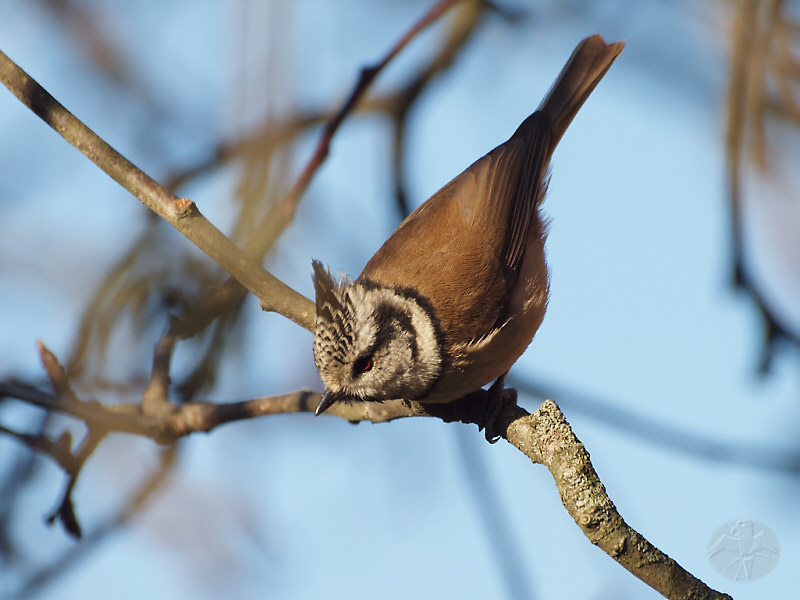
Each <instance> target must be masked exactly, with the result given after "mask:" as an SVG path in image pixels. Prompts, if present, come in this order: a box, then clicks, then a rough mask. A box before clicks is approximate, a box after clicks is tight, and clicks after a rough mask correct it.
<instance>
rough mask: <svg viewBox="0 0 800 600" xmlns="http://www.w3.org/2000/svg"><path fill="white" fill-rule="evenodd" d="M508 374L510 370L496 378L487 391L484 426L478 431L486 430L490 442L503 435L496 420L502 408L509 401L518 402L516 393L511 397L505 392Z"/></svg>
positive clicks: (487, 439)
mask: <svg viewBox="0 0 800 600" xmlns="http://www.w3.org/2000/svg"><path fill="white" fill-rule="evenodd" d="M506 375H508V371H506V372H505V373H503V374H502V375H500V377H498V378H497V379H495V381H494V383H493V384H492V386H491V387H490V388H489V391H488V392H487V393H488V395H489V398H488V400H487V402H486V413H485V415H484V417H483V426H479V427H478V431H480V430H481V429H483V430H484V431H485V433H486V441H487V442H489V443H490V444H494V443H495V442H496V441H497V440H499V439H500V438H501V437H502V432H499V431H497V422H496V421H497V417H498V416H499V415H500V411H501V409H502V408H503V406H504V405H505V404H506V403H508V402H514V404H516V403H517V402H516V394H514V395H513V396H511V397H506V394H505V393H504V392H505V383H506Z"/></svg>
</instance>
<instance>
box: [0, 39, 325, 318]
mask: <svg viewBox="0 0 800 600" xmlns="http://www.w3.org/2000/svg"><path fill="white" fill-rule="evenodd" d="M0 81H2V82H3V84H4V85H5V86H6V87H7V88H8V89H9V90H10V91H11V93H13V94H14V95H15V96H16V97H17V98H19V100H20V101H21V102H22V103H23V104H24V105H25V106H27V107H28V108H30V109H31V110H32V111H33V112H34V113H35V114H36V115H37V116H39V117H40V118H41V119H42V120H43V121H44V122H45V123H47V124H48V125H50V126H51V127H52V128H53V129H55V130H56V131H57V132H58V133H59V134H60V135H61V136H62V137H63V138H64V139H65V140H67V141H68V142H69V143H70V144H72V145H73V146H75V147H76V148H77V149H78V150H80V151H81V152H82V153H83V154H84V155H85V156H86V157H87V158H88V159H89V160H91V161H92V162H93V163H95V164H96V165H97V166H98V167H100V168H101V169H102V170H103V171H105V172H106V173H107V174H108V175H109V176H110V177H111V178H112V179H114V181H116V182H117V183H119V184H120V185H121V186H122V187H124V188H125V189H126V190H128V191H129V192H130V193H131V194H133V195H134V196H135V197H136V198H138V199H139V200H140V201H141V202H142V203H143V204H144V205H145V206H147V208H149V209H150V210H152V211H153V212H154V213H156V214H157V215H158V216H160V217H162V218H163V219H164V220H166V221H167V222H168V223H169V224H170V225H172V226H173V227H175V229H177V230H178V231H180V232H181V233H182V234H183V235H185V236H186V237H187V238H188V239H189V241H191V242H192V243H193V244H194V245H195V246H197V247H198V248H200V250H202V251H203V252H205V253H206V254H207V255H208V256H209V257H210V258H211V259H212V260H214V261H215V262H216V263H217V264H219V265H220V266H221V267H222V268H223V269H225V270H226V271H227V272H228V273H230V274H231V275H232V276H233V277H235V278H236V279H237V280H238V281H239V282H240V283H241V284H242V285H244V286H245V287H246V288H247V289H249V290H250V291H251V292H253V293H254V294H255V295H256V296H258V298H259V299H260V300H261V306H262V308H264V310H269V311H274V312H278V313H280V314H282V315H284V316H285V317H287V318H289V319H291V320H292V321H294V322H295V323H297V324H298V325H300V326H301V327H305V328H306V329H309V330H310V329H312V328H313V325H314V304H313V303H312V302H311V301H310V300H308V299H307V298H305V297H304V296H302V295H301V294H299V293H297V292H296V291H295V290H293V289H292V288H290V287H289V286H287V285H286V284H285V283H283V282H282V281H280V280H279V279H278V278H276V277H275V276H274V275H272V274H270V273H268V272H267V271H265V270H264V269H263V268H262V267H261V266H260V265H259V264H257V263H256V262H254V261H253V260H252V259H250V258H249V257H248V256H247V255H246V254H245V253H244V252H243V251H242V250H240V249H239V248H238V247H237V246H236V245H235V244H234V243H233V242H232V241H231V240H230V239H228V238H227V237H226V236H225V235H224V234H223V233H222V232H221V231H220V230H219V229H217V228H216V227H214V225H212V224H211V222H210V221H208V220H207V219H206V218H205V217H204V216H203V215H202V214H201V213H200V210H199V209H198V208H197V206H196V205H195V204H194V202H192V201H190V200H187V199H186V198H179V197H177V196H175V195H174V194H172V193H171V192H169V191H168V190H166V189H165V188H164V187H162V186H161V185H159V184H158V183H157V182H156V181H154V180H153V179H152V178H150V177H149V176H148V175H147V174H145V173H144V172H142V171H141V170H140V169H138V168H137V167H136V166H135V165H133V164H132V163H131V162H130V161H129V160H128V159H126V158H125V157H124V156H122V155H121V154H120V153H119V152H117V151H116V150H114V148H112V147H111V146H110V145H108V144H107V143H106V142H105V141H104V140H103V139H102V138H100V137H99V136H98V135H97V134H95V133H94V132H93V131H92V130H91V129H89V128H88V127H87V126H86V125H84V124H83V123H82V122H81V121H80V120H79V119H78V118H76V117H75V115H73V114H72V113H70V112H69V111H68V110H67V109H66V108H64V106H62V105H61V104H60V103H59V102H58V101H57V100H56V99H55V98H53V96H51V95H50V94H49V93H48V92H47V91H46V90H45V89H44V88H43V87H42V86H40V85H39V84H38V83H37V82H36V81H34V80H33V79H32V78H31V77H30V76H29V75H28V74H27V73H26V72H25V71H23V70H22V69H21V68H20V67H19V66H17V64H16V63H14V62H13V61H12V60H11V59H10V58H8V56H6V55H5V54H3V53H2V52H0Z"/></svg>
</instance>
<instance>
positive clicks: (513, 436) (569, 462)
mask: <svg viewBox="0 0 800 600" xmlns="http://www.w3.org/2000/svg"><path fill="white" fill-rule="evenodd" d="M0 396H11V397H17V398H21V399H24V400H27V401H28V402H30V403H32V404H36V405H38V406H41V407H43V408H46V409H48V410H53V411H57V412H62V413H64V414H67V415H70V416H73V417H77V418H79V419H81V420H83V421H85V422H86V423H87V425H88V426H89V428H90V430H91V429H92V427H93V426H95V427H101V428H103V429H104V430H107V431H109V432H111V431H120V432H126V433H134V434H138V435H144V436H147V437H150V438H152V439H154V440H156V441H157V442H159V443H162V444H171V443H174V442H175V441H177V440H178V439H179V438H181V437H183V436H186V435H189V434H191V433H195V432H207V431H211V430H212V429H214V428H216V427H218V426H220V425H222V424H224V423H230V422H232V421H238V420H243V419H250V418H254V417H257V416H265V415H274V414H285V413H298V412H306V413H313V411H314V409H315V407H316V405H317V403H318V402H319V394H314V393H311V392H307V391H299V392H294V393H292V394H285V395H281V396H272V397H267V398H255V399H252V400H247V401H244V402H234V403H230V404H213V403H208V402H189V403H186V404H183V405H175V404H172V403H168V404H166V406H165V407H164V409H162V410H159V411H157V413H155V414H146V413H145V412H144V411H143V410H142V407H141V405H130V404H129V405H115V406H108V407H106V406H103V405H101V404H98V403H92V402H85V401H82V400H80V399H77V398H74V397H68V398H62V397H60V396H58V395H55V394H46V393H42V392H39V391H36V392H35V393H33V392H30V391H28V392H27V393H26V391H25V389H22V388H19V387H14V386H13V384H9V383H0ZM64 400H66V401H64ZM506 400H507V401H506V402H505V403H504V405H503V407H502V408H501V410H500V412H499V414H498V417H497V430H498V432H499V433H501V434H502V437H503V438H505V439H506V440H507V441H508V442H509V443H510V444H512V445H513V446H514V447H515V448H517V449H518V450H519V451H520V452H522V453H523V454H525V455H526V456H527V457H528V458H530V459H531V461H532V462H534V463H539V464H542V465H544V466H545V467H546V468H547V469H548V470H549V471H550V473H551V475H552V476H553V480H554V483H555V485H556V488H557V489H558V491H559V496H560V498H561V502H562V504H563V505H564V507H565V508H566V509H567V512H569V514H570V515H571V516H572V518H573V519H574V520H575V522H576V523H577V524H578V526H579V527H580V528H581V531H583V533H584V535H586V537H587V538H589V540H590V541H591V542H592V543H593V544H595V545H596V546H597V547H599V548H600V549H601V550H603V551H604V552H605V553H606V554H608V555H609V556H610V557H611V558H613V559H614V560H615V561H617V562H618V563H619V564H620V565H622V566H623V567H624V568H625V569H627V570H628V571H630V572H631V573H632V574H633V575H635V576H636V577H638V578H639V579H641V580H642V581H644V582H645V583H647V584H648V585H650V586H651V587H653V588H654V589H655V590H657V591H658V592H659V593H661V594H662V595H663V596H664V597H665V598H670V599H675V600H678V599H680V600H689V599H691V600H700V599H715V600H717V599H724V598H730V596H727V595H725V594H722V593H720V592H716V591H714V590H712V589H710V588H709V587H708V586H706V585H705V584H704V583H703V582H701V581H700V580H698V579H697V578H695V577H694V576H693V575H691V574H690V573H689V572H687V571H686V570H685V569H683V568H682V567H681V566H680V565H678V564H677V563H676V562H675V561H674V560H672V559H671V558H670V557H669V556H667V555H666V554H664V553H663V552H661V551H660V550H659V549H658V548H656V547H655V546H653V545H652V544H650V542H648V541H647V540H646V539H645V538H644V537H643V536H642V535H641V534H639V533H638V532H637V531H636V530H634V529H633V528H631V527H630V526H629V525H628V524H627V523H625V521H624V520H623V519H622V517H621V516H620V515H619V513H618V512H617V509H616V507H615V506H614V504H613V502H612V501H611V499H610V498H609V497H608V494H607V493H606V490H605V487H604V486H603V484H602V482H601V481H600V479H599V477H598V476H597V473H596V472H595V471H594V467H593V466H592V464H591V461H590V459H589V454H588V452H586V449H585V448H584V447H583V445H582V444H581V442H580V441H579V440H578V439H577V437H576V436H575V434H574V433H573V432H572V429H571V427H570V425H569V423H568V422H567V421H566V419H565V418H564V415H563V414H562V413H561V411H560V410H559V408H558V406H556V404H555V402H553V401H552V400H547V401H545V402H544V403H543V404H542V405H541V407H539V409H538V410H536V411H534V412H533V413H532V414H530V413H528V412H527V411H525V410H524V409H522V408H520V407H519V406H517V405H516V391H514V390H511V389H510V390H506ZM491 401H492V399H491V398H490V396H489V394H488V393H487V392H486V391H484V390H478V391H476V392H473V393H472V394H469V395H467V396H465V397H463V398H461V399H459V400H457V401H455V402H451V403H447V404H433V405H425V404H421V403H419V402H409V401H405V400H392V401H389V402H383V403H363V404H349V405H348V404H337V405H334V406H333V407H332V408H331V409H330V410H329V412H327V413H326V415H327V414H330V415H333V416H336V417H339V418H342V419H345V420H347V421H349V422H351V423H359V422H361V421H370V422H372V423H385V422H388V421H393V420H395V419H400V418H407V417H435V418H439V419H441V420H443V421H445V422H455V421H458V422H462V423H474V424H478V425H480V424H482V422H483V420H484V418H485V415H486V414H487V403H488V402H491ZM0 433H1V432H0Z"/></svg>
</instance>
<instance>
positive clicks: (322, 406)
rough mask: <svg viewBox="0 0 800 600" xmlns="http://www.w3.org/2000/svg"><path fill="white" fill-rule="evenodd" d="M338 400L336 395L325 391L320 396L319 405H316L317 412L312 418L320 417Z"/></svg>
mask: <svg viewBox="0 0 800 600" xmlns="http://www.w3.org/2000/svg"><path fill="white" fill-rule="evenodd" d="M338 400H339V397H338V396H337V395H336V394H334V393H333V392H329V391H327V390H325V393H324V394H322V400H320V401H319V405H317V410H315V411H314V416H316V417H318V416H320V415H321V414H322V413H324V412H325V411H326V410H328V409H329V408H330V407H331V406H333V405H334V404H335V403H336V402H337V401H338Z"/></svg>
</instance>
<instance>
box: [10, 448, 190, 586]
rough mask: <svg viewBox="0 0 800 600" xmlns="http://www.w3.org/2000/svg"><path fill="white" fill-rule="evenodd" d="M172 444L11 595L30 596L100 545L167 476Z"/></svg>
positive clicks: (172, 456) (173, 452)
mask: <svg viewBox="0 0 800 600" xmlns="http://www.w3.org/2000/svg"><path fill="white" fill-rule="evenodd" d="M175 458H176V448H175V447H170V448H167V449H166V450H164V452H163V453H162V454H161V460H160V462H159V465H158V467H157V468H156V469H155V470H154V471H153V472H152V474H151V475H150V477H148V478H147V479H145V480H144V481H143V482H142V484H141V485H140V486H139V487H138V489H137V490H135V491H134V493H132V494H131V495H130V496H129V498H128V499H127V501H126V502H125V504H124V505H123V506H122V507H121V508H120V509H119V511H118V512H117V513H116V514H115V515H113V516H111V517H109V518H108V519H106V520H105V521H104V522H102V523H101V524H100V525H98V526H97V527H96V528H94V529H93V530H92V531H90V532H88V533H87V534H86V536H84V538H83V539H82V541H81V543H80V544H79V545H77V546H75V547H72V548H70V549H69V550H67V551H66V552H64V553H63V554H62V555H61V556H59V557H58V558H56V559H55V560H53V561H52V562H51V563H50V564H49V565H47V566H45V567H44V568H42V569H41V570H39V571H37V572H36V573H34V574H33V575H32V576H30V577H29V578H28V579H27V581H26V582H25V583H24V584H23V585H22V587H21V588H20V589H19V590H17V591H16V593H15V595H14V596H13V597H14V598H19V599H20V600H21V599H22V598H26V599H27V598H31V597H32V596H33V595H34V594H35V593H36V592H38V591H40V590H41V589H42V588H43V587H45V586H46V585H47V584H49V583H50V582H52V581H53V580H54V579H56V578H57V577H58V576H59V575H61V574H62V573H64V572H66V571H67V570H68V569H69V568H70V567H72V566H73V565H74V564H75V563H76V562H78V561H80V560H83V559H85V558H86V557H87V556H89V555H90V554H91V553H92V552H94V551H95V550H97V549H98V548H100V547H102V546H101V544H100V542H102V541H103V540H105V539H106V538H108V537H109V536H110V535H111V534H112V533H114V532H115V531H119V528H120V526H121V525H124V524H125V523H127V522H128V521H130V520H131V519H132V518H133V517H134V516H136V515H137V514H138V513H139V512H140V511H141V510H142V509H143V508H144V507H145V505H146V503H147V500H149V499H150V498H151V497H152V495H153V494H154V493H155V492H156V491H158V490H159V489H160V488H161V487H162V486H163V485H164V483H165V482H166V481H167V480H168V476H169V474H170V473H171V472H172V470H173V469H174V466H175Z"/></svg>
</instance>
